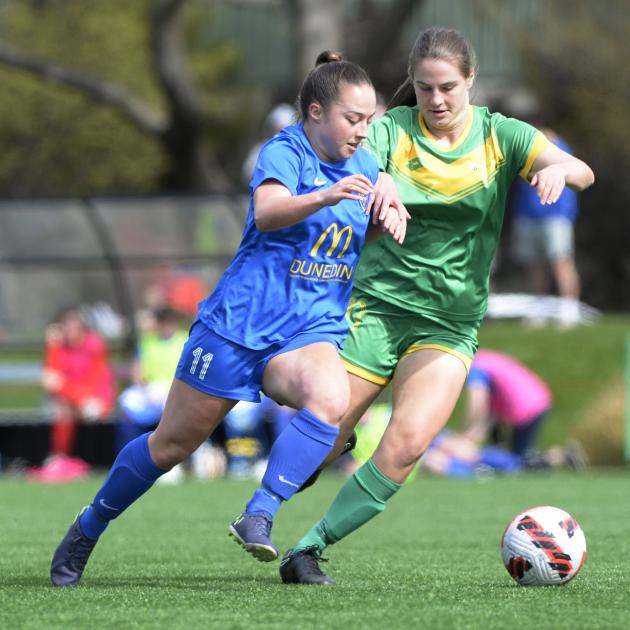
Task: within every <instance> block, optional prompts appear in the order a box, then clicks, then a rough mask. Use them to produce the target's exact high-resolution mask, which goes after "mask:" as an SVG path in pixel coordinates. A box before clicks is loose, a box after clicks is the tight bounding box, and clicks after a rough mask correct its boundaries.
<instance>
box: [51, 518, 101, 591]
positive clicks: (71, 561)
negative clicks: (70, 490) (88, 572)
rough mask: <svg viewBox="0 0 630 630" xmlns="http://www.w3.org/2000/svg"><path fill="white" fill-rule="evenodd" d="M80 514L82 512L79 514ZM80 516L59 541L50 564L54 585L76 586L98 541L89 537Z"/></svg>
mask: <svg viewBox="0 0 630 630" xmlns="http://www.w3.org/2000/svg"><path fill="white" fill-rule="evenodd" d="M79 516H80V514H79ZM79 516H77V518H76V520H75V521H74V523H72V525H70V529H69V530H68V532H67V533H66V535H65V536H64V537H63V540H62V541H61V542H60V543H59V546H58V547H57V549H56V551H55V555H54V556H53V559H52V563H51V565H50V579H51V580H52V583H53V586H76V585H77V584H78V583H79V580H80V579H81V576H82V575H83V570H84V569H85V565H86V564H87V561H88V558H89V557H90V554H91V553H92V550H93V549H94V545H96V543H97V542H98V541H97V540H93V539H92V538H88V537H87V536H86V535H85V534H84V533H83V532H82V531H81V526H80V525H79Z"/></svg>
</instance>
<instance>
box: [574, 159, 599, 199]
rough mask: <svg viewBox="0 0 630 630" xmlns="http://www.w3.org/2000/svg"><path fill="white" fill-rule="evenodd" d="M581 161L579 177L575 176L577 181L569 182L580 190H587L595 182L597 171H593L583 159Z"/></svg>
mask: <svg viewBox="0 0 630 630" xmlns="http://www.w3.org/2000/svg"><path fill="white" fill-rule="evenodd" d="M579 162H580V169H579V172H578V174H577V177H575V181H573V182H568V183H569V185H570V187H571V188H572V189H573V190H576V191H578V192H580V191H582V190H586V189H587V188H589V187H590V186H592V185H593V184H594V183H595V173H593V170H592V169H591V167H590V166H589V165H588V164H586V163H585V162H582V161H581V160H580V161H579Z"/></svg>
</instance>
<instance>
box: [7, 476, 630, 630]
mask: <svg viewBox="0 0 630 630" xmlns="http://www.w3.org/2000/svg"><path fill="white" fill-rule="evenodd" d="M101 481H102V477H97V478H95V479H91V480H89V481H82V482H78V483H74V484H67V485H59V486H44V485H35V484H28V483H26V482H24V481H22V480H19V479H4V480H2V479H0V540H1V543H0V544H1V553H0V627H1V628H7V629H13V628H38V629H40V628H46V629H48V628H90V629H97V628H120V629H123V628H125V629H126V628H168V629H170V628H344V629H346V630H350V629H354V628H386V629H388V630H390V629H394V628H428V629H433V628H454V629H455V628H456V629H461V628H480V629H483V630H490V629H493V628H497V629H499V628H501V629H503V628H510V629H512V628H516V627H527V628H534V629H536V630H540V629H546V628H549V629H554V630H556V629H563V628H567V629H568V628H571V629H576V628H589V629H590V628H605V629H617V628H618V629H620V630H621V629H627V628H628V627H629V626H630V621H629V620H630V597H629V595H628V594H629V593H630V578H629V577H628V574H627V573H626V569H627V564H626V563H627V562H628V558H629V557H630V492H629V488H630V472H629V471H627V470H618V471H614V472H613V471H601V472H588V473H582V474H569V473H562V474H560V473H556V474H553V475H550V474H530V475H524V476H520V477H502V478H486V477H482V478H478V479H471V480H454V479H435V478H426V477H419V478H418V479H416V480H415V481H414V482H412V483H409V484H407V485H406V486H405V487H404V488H403V489H402V490H401V492H400V493H399V494H398V495H397V496H396V497H395V498H394V499H393V500H392V502H391V504H390V505H389V507H388V509H387V510H386V511H385V513H384V514H382V515H380V516H379V517H378V518H376V519H375V520H373V521H372V522H371V523H369V524H368V525H367V526H366V527H364V528H363V529H361V530H360V531H358V532H355V533H354V534H353V535H351V536H350V537H348V538H347V539H346V540H344V541H343V542H342V543H339V544H338V545H337V546H335V547H332V548H330V549H329V550H328V552H327V554H326V555H328V557H329V558H330V562H329V563H328V564H325V565H324V569H325V570H326V571H327V572H328V573H329V574H330V575H331V576H333V577H334V578H335V579H336V580H337V582H338V585H337V586H336V587H304V586H297V585H292V586H286V585H283V584H281V582H280V580H279V578H278V563H277V562H275V563H271V564H261V563H258V562H256V561H255V560H254V559H253V558H251V557H250V556H248V555H247V554H246V553H245V552H244V551H243V550H242V549H241V548H240V547H237V546H236V545H235V544H234V542H233V541H232V540H231V539H229V538H228V536H227V525H228V523H229V522H230V520H231V519H232V518H233V517H234V516H235V515H236V514H237V513H238V512H239V511H240V510H241V508H242V506H243V505H244V503H245V501H246V500H247V499H248V497H249V495H250V493H251V492H252V490H253V489H254V488H255V484H254V483H252V482H242V481H241V482H239V481H229V480H219V481H212V482H201V481H187V482H185V483H184V484H182V485H180V486H173V487H166V486H156V487H155V488H153V489H152V490H151V491H150V492H149V493H148V494H147V495H146V496H145V497H143V498H142V499H141V500H140V501H139V502H138V503H137V504H135V505H133V506H132V507H131V508H130V509H129V510H128V512H126V513H125V514H124V515H123V516H122V517H121V518H120V519H119V520H118V521H115V522H114V523H113V524H112V525H111V526H110V529H109V531H107V532H106V533H105V535H104V536H103V538H102V540H101V541H100V542H99V544H98V545H97V547H96V549H95V551H94V553H93V555H92V558H91V560H90V562H89V564H88V567H87V569H86V572H85V575H84V579H83V581H82V583H81V585H80V586H79V587H77V588H74V589H54V588H52V587H51V586H50V585H49V578H48V570H49V562H50V558H51V555H52V553H53V550H54V548H55V546H56V545H57V543H58V542H59V540H60V539H61V537H62V536H63V534H64V533H65V531H66V529H67V527H68V525H69V523H70V521H71V520H72V518H73V516H74V514H75V513H76V511H77V510H78V509H79V508H80V507H81V506H82V505H84V504H86V503H87V502H89V500H90V499H91V497H92V496H93V494H94V492H95V491H96V489H97V488H98V486H99V484H100V483H101ZM341 483H342V479H341V478H340V477H338V476H335V475H329V476H325V477H324V478H322V479H321V480H320V482H319V483H318V484H316V486H315V487H313V488H311V489H310V490H308V491H307V492H305V493H303V494H300V495H297V496H296V497H295V498H294V499H293V500H292V501H291V502H290V503H288V504H287V505H286V506H284V507H283V508H282V510H281V511H280V513H279V515H278V518H277V520H276V524H275V526H274V539H275V541H276V543H277V544H278V546H279V547H280V548H281V550H284V549H286V548H287V547H288V546H290V545H291V544H292V543H293V542H295V541H296V539H297V538H298V537H299V536H300V535H301V534H302V533H303V532H304V531H305V529H306V528H307V527H309V526H310V525H311V524H312V522H314V521H315V520H316V519H317V517H318V516H319V515H320V514H321V512H322V510H323V508H325V507H326V506H327V505H328V503H329V501H330V500H331V499H332V498H333V496H334V495H335V493H336V492H337V489H338V488H339V486H340V484H341ZM541 504H550V505H556V506H558V507H561V508H563V509H565V510H567V511H569V512H570V513H571V514H572V515H573V516H574V517H575V518H576V519H577V520H578V521H579V522H580V524H581V525H582V527H583V529H584V531H585V533H586V539H587V544H588V558H587V560H586V563H585V566H584V568H583V570H582V573H581V574H580V575H579V576H578V577H577V578H576V579H575V580H573V581H572V582H571V583H570V584H568V585H566V586H562V587H547V588H523V587H521V586H518V585H517V584H516V583H515V582H513V581H512V579H511V578H510V577H509V575H508V574H507V572H506V570H505V569H504V567H503V565H502V563H501V560H500V554H499V540H500V538H501V534H502V532H503V529H504V527H505V525H506V524H507V522H508V521H509V520H511V518H512V517H513V516H515V515H516V514H517V513H518V512H520V511H522V510H523V509H526V508H528V507H532V506H535V505H541Z"/></svg>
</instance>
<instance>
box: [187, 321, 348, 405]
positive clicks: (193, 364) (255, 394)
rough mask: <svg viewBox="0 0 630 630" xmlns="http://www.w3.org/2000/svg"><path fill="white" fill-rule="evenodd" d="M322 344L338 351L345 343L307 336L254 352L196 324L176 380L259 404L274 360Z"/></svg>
mask: <svg viewBox="0 0 630 630" xmlns="http://www.w3.org/2000/svg"><path fill="white" fill-rule="evenodd" d="M322 341H327V342H329V343H332V344H333V345H334V346H335V347H336V348H339V347H340V346H341V343H342V341H343V339H342V338H340V337H339V335H326V334H323V333H305V334H302V335H297V336H295V337H293V338H292V339H288V340H286V341H282V342H278V343H275V344H272V345H271V346H269V347H267V348H264V349H262V350H252V349H251V348H246V347H244V346H241V345H239V344H237V343H235V342H233V341H230V340H228V339H226V338H225V337H221V336H220V335H217V334H215V333H214V332H213V331H212V330H210V329H209V328H208V327H207V326H206V325H205V324H204V323H203V322H202V321H200V320H196V321H195V322H194V323H193V325H192V326H191V328H190V335H189V337H188V341H186V343H185V344H184V349H183V350H182V354H181V357H180V359H179V363H178V364H177V370H176V371H175V377H176V378H178V379H179V380H181V381H184V383H187V384H188V385H190V386H191V387H194V388H195V389H198V390H199V391H200V392H203V393H204V394H209V395H211V396H218V397H219V398H228V399H230V400H247V401H250V402H260V392H261V391H262V379H263V373H264V371H265V368H266V367H267V363H268V362H269V361H270V360H271V359H272V358H273V357H275V356H277V355H278V354H282V353H284V352H289V351H290V350H296V349H297V348H302V347H304V346H308V345H310V344H312V343H319V342H322Z"/></svg>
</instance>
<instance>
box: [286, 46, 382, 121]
mask: <svg viewBox="0 0 630 630" xmlns="http://www.w3.org/2000/svg"><path fill="white" fill-rule="evenodd" d="M340 83H349V84H350V85H372V80H371V79H370V77H369V76H368V73H367V72H366V71H365V70H364V69H363V68H362V67H361V66H359V65H357V64H356V63H352V62H351V61H345V60H344V59H343V57H342V55H341V53H338V52H334V51H331V50H325V51H324V52H322V53H320V54H319V55H318V56H317V61H316V62H315V67H314V68H313V69H312V70H311V71H310V72H309V73H308V76H307V77H306V79H304V83H302V88H301V89H300V93H299V94H298V97H297V103H296V109H297V110H298V116H299V118H300V120H302V121H304V120H306V119H307V118H308V107H309V105H310V104H311V103H314V102H317V103H319V104H320V105H321V106H322V107H323V108H324V110H326V109H327V108H328V107H329V106H330V104H331V103H332V102H333V101H334V100H335V99H336V98H337V94H338V93H339V84H340Z"/></svg>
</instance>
